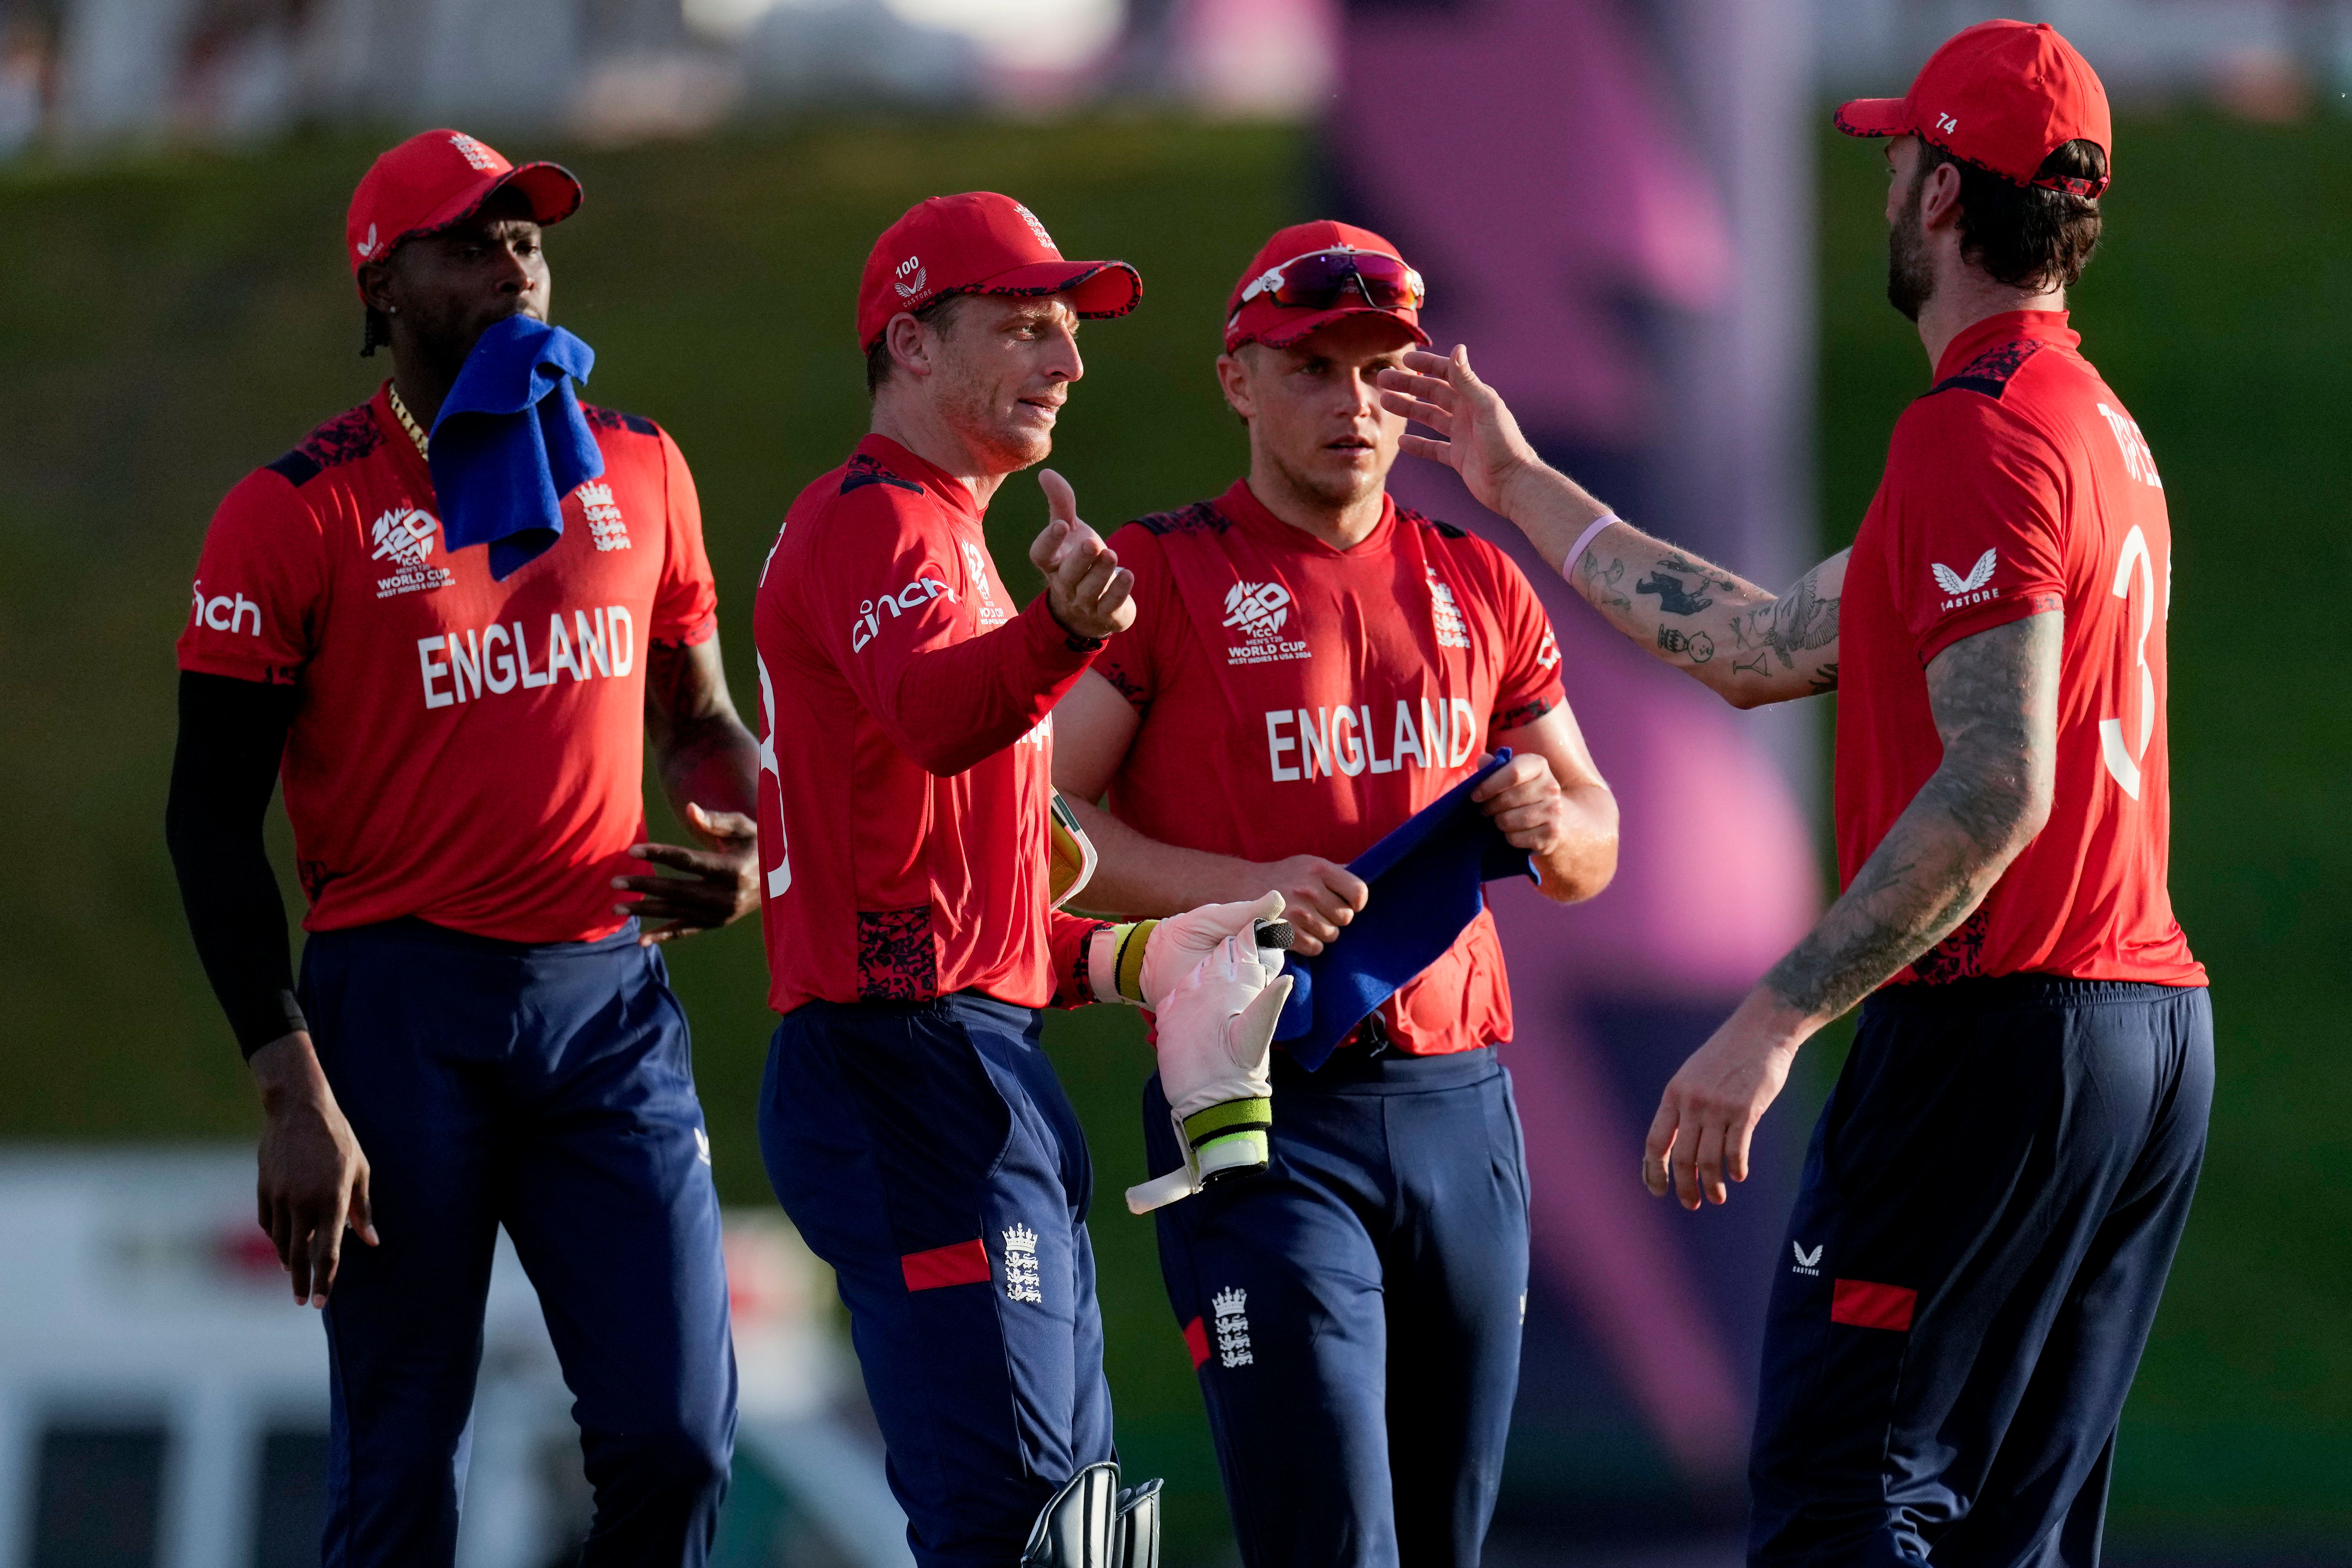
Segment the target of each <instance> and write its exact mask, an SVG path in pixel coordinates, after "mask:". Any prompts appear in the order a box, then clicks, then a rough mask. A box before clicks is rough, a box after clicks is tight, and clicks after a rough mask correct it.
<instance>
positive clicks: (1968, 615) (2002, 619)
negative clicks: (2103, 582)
mask: <svg viewBox="0 0 2352 1568" xmlns="http://www.w3.org/2000/svg"><path fill="white" fill-rule="evenodd" d="M2065 607H2066V595H2064V594H2063V593H2061V592H2060V591H2059V590H2058V589H2057V588H2055V587H2048V588H2024V589H2020V590H2019V591H2018V592H2016V593H2014V594H2003V595H2001V596H2000V598H1998V599H1987V600H1986V601H1985V602H1984V603H1983V604H1981V605H1969V607H1968V608H1967V609H1965V610H1961V611H1959V612H1958V613H1957V614H1954V615H1952V616H1948V617H1946V618H1945V619H1943V620H1940V621H1937V623H1936V624H1935V625H1934V626H1930V627H1929V628H1928V630H1927V636H1926V637H1922V638H1920V639H1919V663H1920V664H1921V665H1922V666H1923V667H1924V666H1926V665H1928V664H1931V663H1933V662H1934V661H1935V658H1936V656H1937V654H1939V653H1941V652H1943V651H1944V650H1945V649H1946V648H1948V647H1951V646H1952V645H1953V644H1954V643H1956V642H1965V641H1966V640H1967V639H1969V637H1974V636H1976V635H1977V634H1978V633H1979V632H1989V631H1991V630H1992V629H1993V628H1994V627H1996V626H2007V625H2009V624H2010V623H2011V621H2021V620H2023V619H2025V617H2026V616H2039V615H2042V614H2043V613H2045V612H2047V611H2050V610H2063V609H2064V608H2065Z"/></svg>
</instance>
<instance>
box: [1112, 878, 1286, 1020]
mask: <svg viewBox="0 0 2352 1568" xmlns="http://www.w3.org/2000/svg"><path fill="white" fill-rule="evenodd" d="M1281 914H1282V895H1281V894H1280V893H1267V894H1266V895H1265V896H1264V897H1263V898H1259V899H1255V900H1250V901H1248V902H1245V903H1237V904H1202V906H1201V907H1200V908H1199V909H1197V910H1185V911H1184V912H1183V913H1182V914H1181V915H1171V916H1169V917H1168V918H1167V919H1166V920H1157V921H1135V922H1134V923H1133V924H1131V925H1115V926H1112V927H1109V928H1108V930H1104V931H1097V932H1095V934H1094V936H1093V937H1092V938H1091V939H1089V941H1088V942H1087V981H1088V983H1089V984H1091V985H1092V987H1093V989H1094V994H1095V1000H1096V1001H1097V1002H1131V1003H1140V1004H1141V1005H1144V1006H1146V1007H1149V1008H1150V1009H1151V1010H1152V1011H1153V1012H1155V1013H1156V1012H1158V1011H1159V1010H1160V997H1162V996H1164V995H1166V994H1168V990H1169V988H1170V987H1171V986H1172V985H1174V984H1177V983H1178V982H1180V981H1181V980H1182V979H1183V978H1184V977H1185V976H1186V975H1188V974H1190V973H1192V966H1193V965H1194V964H1196V963H1200V962H1201V960H1202V958H1204V957H1206V956H1208V954H1209V952H1210V951H1211V950H1212V949H1213V948H1214V947H1215V946H1216V945H1217V944H1218V943H1219V942H1223V941H1224V939H1225V938H1227V937H1229V936H1231V935H1233V934H1234V932H1235V931H1254V930H1255V922H1256V921H1270V920H1276V919H1279V918H1280V916H1281ZM1281 967H1282V966H1281V964H1280V963H1276V965H1275V968H1276V969H1277V970H1279V969H1280V968H1281Z"/></svg>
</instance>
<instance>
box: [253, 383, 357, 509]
mask: <svg viewBox="0 0 2352 1568" xmlns="http://www.w3.org/2000/svg"><path fill="white" fill-rule="evenodd" d="M381 446H383V426H381V425H378V424H377V423H376V422H375V415H374V414H373V412H372V411H371V410H370V409H369V407H368V405H366V404H364V403H362V404H361V405H359V406H358V407H357V408H352V409H347V410H345V411H344V412H343V413H341V414H338V415H336V416H334V417H333V418H332V419H330V420H328V421H327V422H326V423H325V424H324V425H321V426H319V427H318V428H317V429H315V430H313V431H311V432H310V435H308V436H306V437H303V439H302V444H301V445H300V446H299V447H295V448H294V449H293V450H292V451H290V452H289V453H287V454H286V455H285V456H284V457H282V458H278V460H277V461H276V462H274V463H271V464H269V465H268V468H269V470H270V471H271V472H272V473H275V474H279V475H282V476H284V478H285V479H286V482H287V483H288V484H290V485H292V486H293V487H294V488H295V489H298V490H299V489H301V488H302V487H303V486H304V485H307V484H309V483H310V481H311V480H312V479H317V478H318V477H319V476H320V474H322V473H324V472H325V471H326V470H327V469H329V468H340V467H341V466H342V465H343V464H345V463H351V462H356V461H358V460H359V459H360V458H364V457H366V456H367V455H368V454H369V453H370V452H373V451H374V450H375V449H376V448H377V447H381Z"/></svg>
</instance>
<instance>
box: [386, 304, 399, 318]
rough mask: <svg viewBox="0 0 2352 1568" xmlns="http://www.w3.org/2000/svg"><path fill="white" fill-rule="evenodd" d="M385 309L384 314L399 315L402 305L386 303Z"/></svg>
mask: <svg viewBox="0 0 2352 1568" xmlns="http://www.w3.org/2000/svg"><path fill="white" fill-rule="evenodd" d="M383 310H384V314H386V315H388V316H397V315H398V314H400V307H399V306H397V305H386V306H385V307H384V308H383Z"/></svg>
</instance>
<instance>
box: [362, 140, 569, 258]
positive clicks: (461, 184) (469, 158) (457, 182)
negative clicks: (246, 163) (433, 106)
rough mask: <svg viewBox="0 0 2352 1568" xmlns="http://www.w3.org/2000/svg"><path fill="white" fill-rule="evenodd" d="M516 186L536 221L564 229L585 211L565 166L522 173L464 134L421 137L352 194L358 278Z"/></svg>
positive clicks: (535, 166)
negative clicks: (404, 245)
mask: <svg viewBox="0 0 2352 1568" xmlns="http://www.w3.org/2000/svg"><path fill="white" fill-rule="evenodd" d="M509 185H511V186H513V187H514V188H515V189H516V190H517V191H519V192H520V193H521V194H522V196H523V199H524V200H525V201H526V202H527V203H529V204H530V219H531V221H532V222H533V223H538V224H551V223H562V221H563V220H564V219H565V218H568V217H570V216H572V214H573V213H575V212H578V211H579V210H580V182H579V181H578V180H576V179H574V178H572V171H571V170H569V169H566V168H565V167H563V165H562V164H561V163H525V164H523V165H522V166H521V167H520V168H517V167H516V166H515V165H514V164H512V163H508V162H507V161H506V160H505V159H504V158H502V157H500V156H499V153H498V150H497V149H496V148H494V147H491V146H489V145H488V144H487V143H485V142H478V141H476V140H475V139H474V138H473V137H471V136H468V135H467V134H466V133H465V132H462V131H450V130H446V129H444V130H440V131H420V132H417V133H416V134H415V135H414V136H412V137H410V138H409V139H408V140H407V141H405V142H402V143H401V144H400V145H399V146H397V147H394V148H393V149H392V150H391V151H390V152H388V153H384V154H383V156H382V157H380V158H378V159H377V160H376V161H375V162H374V163H373V164H372V165H370V166H369V168H368V172H367V173H366V174H363V175H362V176H361V178H360V184H359V189H357V190H355V191H353V192H352V210H351V213H350V215H349V216H347V217H345V219H344V220H343V238H344V244H345V246H346V247H347V254H348V256H349V258H350V260H351V264H352V273H353V274H354V275H356V274H357V273H358V272H359V269H360V268H362V267H364V266H366V265H367V264H368V263H369V262H371V261H382V260H383V258H385V257H387V256H390V255H391V254H392V253H393V250H394V247H397V246H398V245H399V244H400V242H401V241H402V240H404V239H409V238H412V237H415V236H417V235H420V234H431V233H432V232H433V231H434V230H436V229H442V228H446V227H448V226H450V225H451V224H453V223H459V222H462V221H464V220H465V219H466V218H468V217H470V216H473V214H474V213H475V211H476V210H477V209H478V208H479V207H480V206H481V205H482V204H483V203H484V202H486V201H488V200H489V199H490V197H491V195H494V194H495V193H497V192H499V191H501V190H504V189H506V188H507V187H508V186H509Z"/></svg>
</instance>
